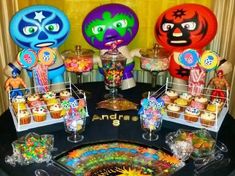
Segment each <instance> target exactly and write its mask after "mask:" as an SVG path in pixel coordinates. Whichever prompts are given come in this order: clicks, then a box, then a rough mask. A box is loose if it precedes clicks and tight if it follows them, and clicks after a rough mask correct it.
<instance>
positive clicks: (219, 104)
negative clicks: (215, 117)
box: [211, 98, 224, 112]
mask: <svg viewBox="0 0 235 176" xmlns="http://www.w3.org/2000/svg"><path fill="white" fill-rule="evenodd" d="M211 104H214V105H216V106H217V108H218V111H219V112H220V111H221V110H222V109H223V106H224V102H223V101H222V99H219V98H214V99H213V100H212V102H211Z"/></svg>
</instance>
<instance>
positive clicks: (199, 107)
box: [190, 100, 205, 110]
mask: <svg viewBox="0 0 235 176" xmlns="http://www.w3.org/2000/svg"><path fill="white" fill-rule="evenodd" d="M190 106H191V107H193V108H196V109H199V110H204V109H205V105H204V104H202V103H199V102H197V101H195V100H192V102H191V104H190Z"/></svg>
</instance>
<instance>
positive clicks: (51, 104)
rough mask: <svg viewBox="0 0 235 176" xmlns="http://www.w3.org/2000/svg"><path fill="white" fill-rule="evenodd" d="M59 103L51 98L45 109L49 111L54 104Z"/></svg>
mask: <svg viewBox="0 0 235 176" xmlns="http://www.w3.org/2000/svg"><path fill="white" fill-rule="evenodd" d="M58 103H59V101H58V100H57V99H55V98H52V99H49V100H48V101H47V102H46V104H47V109H48V110H50V107H51V106H53V105H55V104H58Z"/></svg>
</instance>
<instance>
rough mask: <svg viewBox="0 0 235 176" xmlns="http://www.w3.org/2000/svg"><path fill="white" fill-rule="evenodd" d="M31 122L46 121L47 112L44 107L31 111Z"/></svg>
mask: <svg viewBox="0 0 235 176" xmlns="http://www.w3.org/2000/svg"><path fill="white" fill-rule="evenodd" d="M32 113H33V120H34V121H35V122H42V121H45V120H46V115H47V111H46V109H45V108H44V107H34V108H33V109H32Z"/></svg>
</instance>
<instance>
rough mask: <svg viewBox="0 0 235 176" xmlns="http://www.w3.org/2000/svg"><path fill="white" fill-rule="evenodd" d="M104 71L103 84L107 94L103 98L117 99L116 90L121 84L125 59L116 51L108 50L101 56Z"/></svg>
mask: <svg viewBox="0 0 235 176" xmlns="http://www.w3.org/2000/svg"><path fill="white" fill-rule="evenodd" d="M101 61H102V67H103V71H104V82H105V86H106V88H107V89H109V94H106V95H105V98H108V99H109V98H117V97H120V96H121V95H119V94H118V88H119V87H120V85H121V83H122V77H123V71H124V68H125V65H126V58H125V57H124V56H123V55H122V54H121V53H120V52H119V51H118V50H116V49H113V50H109V51H108V52H106V53H105V54H104V55H102V56H101Z"/></svg>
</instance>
